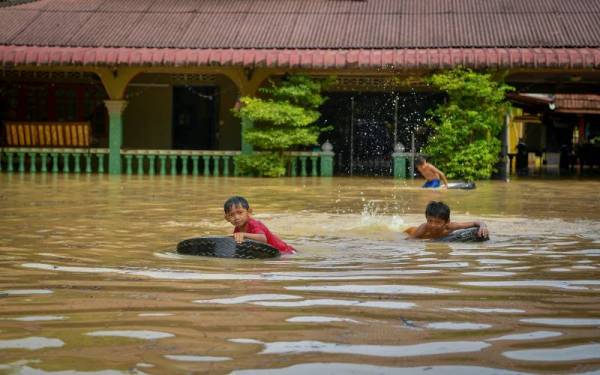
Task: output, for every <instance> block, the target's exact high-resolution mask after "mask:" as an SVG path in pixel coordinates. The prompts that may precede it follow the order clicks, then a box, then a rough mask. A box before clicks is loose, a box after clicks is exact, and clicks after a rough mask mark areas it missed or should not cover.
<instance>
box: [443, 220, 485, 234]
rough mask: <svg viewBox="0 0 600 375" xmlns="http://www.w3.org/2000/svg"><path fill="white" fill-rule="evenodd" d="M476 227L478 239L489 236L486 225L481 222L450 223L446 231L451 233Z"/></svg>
mask: <svg viewBox="0 0 600 375" xmlns="http://www.w3.org/2000/svg"><path fill="white" fill-rule="evenodd" d="M473 227H477V228H479V230H478V231H477V235H478V236H479V237H487V236H488V235H489V231H488V228H487V225H486V224H485V223H484V222H483V221H466V222H462V223H457V222H450V223H448V229H449V230H451V231H454V230H457V229H467V228H473Z"/></svg>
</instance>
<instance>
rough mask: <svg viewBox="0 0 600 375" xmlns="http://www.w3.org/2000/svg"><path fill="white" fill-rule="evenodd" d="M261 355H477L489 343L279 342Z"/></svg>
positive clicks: (270, 344)
mask: <svg viewBox="0 0 600 375" xmlns="http://www.w3.org/2000/svg"><path fill="white" fill-rule="evenodd" d="M264 345H265V348H264V349H263V351H261V352H260V354H299V353H312V352H318V353H328V354H356V355H367V356H376V357H418V356H428V355H436V354H449V353H468V352H478V351H480V350H482V349H485V348H487V347H488V346H490V344H488V343H485V342H482V341H442V342H431V343H425V344H415V345H352V344H339V343H330V342H321V341H281V342H267V343H264Z"/></svg>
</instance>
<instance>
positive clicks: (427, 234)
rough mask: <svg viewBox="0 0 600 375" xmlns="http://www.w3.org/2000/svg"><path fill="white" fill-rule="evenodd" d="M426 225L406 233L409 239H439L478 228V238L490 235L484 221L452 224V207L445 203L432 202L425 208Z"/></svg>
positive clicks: (408, 230)
mask: <svg viewBox="0 0 600 375" xmlns="http://www.w3.org/2000/svg"><path fill="white" fill-rule="evenodd" d="M425 218H426V219H427V222H426V223H423V224H421V225H419V226H418V227H410V228H408V229H406V230H405V231H404V232H405V233H407V234H408V238H422V239H439V238H442V237H446V236H448V235H450V234H451V233H452V232H454V231H456V230H459V229H467V228H473V227H477V228H479V230H478V231H477V236H478V237H480V238H487V237H488V235H489V232H488V228H487V225H485V223H484V222H483V221H470V222H462V223H459V222H452V221H450V207H448V206H447V205H446V204H445V203H444V202H436V201H431V202H429V204H428V205H427V207H426V208H425Z"/></svg>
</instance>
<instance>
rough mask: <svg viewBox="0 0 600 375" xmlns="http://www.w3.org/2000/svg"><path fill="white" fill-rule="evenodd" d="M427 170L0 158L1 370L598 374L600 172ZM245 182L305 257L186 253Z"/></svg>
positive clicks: (260, 209)
mask: <svg viewBox="0 0 600 375" xmlns="http://www.w3.org/2000/svg"><path fill="white" fill-rule="evenodd" d="M418 182H420V181H415V182H410V181H409V182H404V181H394V180H391V179H368V178H332V179H317V178H295V179H291V178H290V179H245V178H212V177H209V178H204V177H199V178H192V177H181V176H176V177H171V176H167V177H160V176H155V177H152V176H148V177H130V178H128V177H125V176H120V177H109V176H96V175H91V176H86V175H82V176H78V175H74V176H64V175H30V174H23V175H20V174H13V175H9V174H0V262H1V268H0V270H1V273H0V373H2V372H4V373H22V374H72V373H84V374H92V373H94V374H96V373H97V374H112V373H135V374H141V373H146V374H166V373H174V374H177V373H180V374H188V373H211V374H213V373H214V374H221V373H223V374H226V373H232V372H233V373H234V374H307V373H309V374H321V373H327V374H348V373H353V374H514V373H581V374H583V373H585V374H592V373H594V374H600V277H599V275H600V182H599V181H577V180H555V181H535V180H524V181H512V182H510V183H504V182H499V181H493V182H482V183H479V186H478V189H476V190H474V191H455V190H451V191H431V190H421V189H419V188H418V187H417V186H418ZM234 194H239V195H244V196H245V197H246V198H247V199H248V200H249V201H250V204H251V206H252V207H253V209H254V214H255V217H256V218H258V219H259V220H262V221H263V222H264V223H265V224H266V225H267V226H268V227H269V228H270V229H271V230H272V231H274V232H275V233H277V234H279V235H280V236H281V237H282V238H283V239H284V240H286V241H287V242H289V243H290V244H292V245H293V246H295V247H296V248H297V249H298V250H299V252H298V254H297V255H294V256H289V257H284V258H280V259H274V260H235V259H216V258H205V257H193V256H181V255H178V254H176V253H175V247H176V244H177V243H178V242H179V241H181V240H182V239H185V238H190V237H195V236H200V235H207V234H211V235H215V234H226V233H231V231H232V227H231V225H230V224H229V223H227V222H226V221H225V220H224V219H223V211H222V204H223V202H224V201H225V199H226V198H228V197H229V196H230V195H234ZM430 200H443V201H445V202H446V203H448V204H449V205H450V207H451V208H452V219H453V220H457V221H462V220H469V221H471V220H477V219H482V220H485V221H486V222H487V223H488V227H489V229H490V232H491V240H490V241H488V242H485V243H477V244H465V243H463V244H460V243H451V244H442V243H430V242H424V241H408V240H406V239H405V238H404V237H405V236H404V235H403V234H402V233H401V232H402V230H403V229H404V228H406V227H408V226H410V225H416V224H419V223H421V222H423V221H424V214H423V212H424V208H425V205H426V204H427V202H428V201H430Z"/></svg>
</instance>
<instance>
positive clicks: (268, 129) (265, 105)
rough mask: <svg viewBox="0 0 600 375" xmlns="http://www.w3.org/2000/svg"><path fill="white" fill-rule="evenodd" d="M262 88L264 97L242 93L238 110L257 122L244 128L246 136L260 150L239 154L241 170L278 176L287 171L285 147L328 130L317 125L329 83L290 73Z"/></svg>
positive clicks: (311, 140) (307, 143)
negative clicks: (243, 94) (324, 86)
mask: <svg viewBox="0 0 600 375" xmlns="http://www.w3.org/2000/svg"><path fill="white" fill-rule="evenodd" d="M270 83H271V86H270V87H266V88H261V89H259V92H260V93H261V94H263V97H260V98H256V97H249V96H245V97H242V98H241V99H240V100H241V102H242V107H241V108H240V109H239V111H237V112H235V113H236V116H238V117H240V118H247V119H249V120H251V121H252V122H253V125H254V126H253V127H251V128H247V129H244V130H243V135H244V139H245V140H246V142H248V143H249V144H251V145H252V146H253V147H254V149H255V150H256V151H262V152H259V153H255V154H251V155H241V156H239V157H237V158H236V163H237V166H238V171H239V172H240V173H241V174H249V175H254V176H268V177H278V176H283V175H285V171H286V165H287V164H288V160H287V158H285V157H284V151H287V150H290V149H292V148H294V147H298V146H310V145H314V144H316V143H317V141H318V138H319V134H320V133H321V132H322V131H324V130H327V129H326V128H321V127H319V126H318V125H316V121H317V120H318V119H319V117H320V116H321V114H320V113H319V111H318V108H319V106H321V104H323V103H324V102H325V100H326V98H325V97H323V96H322V95H321V87H322V85H323V84H324V83H325V82H324V81H321V80H315V79H312V78H310V77H307V76H304V75H290V76H287V77H285V78H284V79H282V80H281V81H280V82H279V83H278V84H276V83H275V82H273V81H271V82H270Z"/></svg>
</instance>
